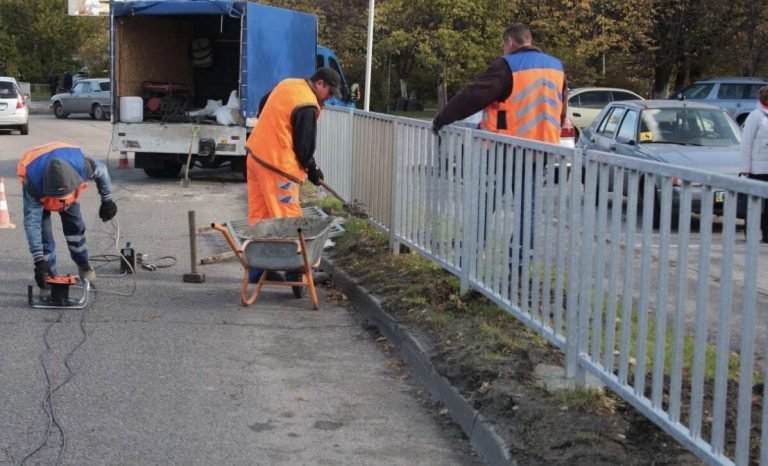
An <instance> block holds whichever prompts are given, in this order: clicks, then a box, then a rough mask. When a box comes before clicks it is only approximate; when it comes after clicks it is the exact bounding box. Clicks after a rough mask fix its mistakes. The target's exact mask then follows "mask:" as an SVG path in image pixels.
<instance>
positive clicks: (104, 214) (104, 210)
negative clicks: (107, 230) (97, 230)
mask: <svg viewBox="0 0 768 466" xmlns="http://www.w3.org/2000/svg"><path fill="white" fill-rule="evenodd" d="M115 215H117V204H115V202H114V201H106V202H102V203H101V207H99V218H101V221H102V222H107V221H109V220H112V217H114V216H115Z"/></svg>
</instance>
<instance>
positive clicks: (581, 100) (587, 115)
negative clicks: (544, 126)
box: [568, 87, 643, 139]
mask: <svg viewBox="0 0 768 466" xmlns="http://www.w3.org/2000/svg"><path fill="white" fill-rule="evenodd" d="M621 100H643V98H642V97H640V96H639V95H637V94H635V93H634V92H632V91H629V90H627V89H617V88H613V87H579V88H576V89H571V90H569V91H568V118H570V119H571V122H573V126H575V127H576V139H578V138H579V137H578V135H579V133H581V130H583V129H584V128H586V127H588V126H589V125H590V124H592V122H593V121H594V120H595V118H596V117H597V115H598V114H599V113H600V112H601V111H602V110H603V108H605V106H606V105H608V104H609V103H611V102H616V101H621Z"/></svg>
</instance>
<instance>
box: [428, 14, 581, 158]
mask: <svg viewBox="0 0 768 466" xmlns="http://www.w3.org/2000/svg"><path fill="white" fill-rule="evenodd" d="M532 40H533V39H532V36H531V30H530V28H529V27H528V26H526V25H525V24H520V23H516V24H512V25H511V26H509V27H508V28H507V29H506V30H505V31H504V33H503V34H502V41H503V46H502V49H503V56H502V57H500V58H497V59H496V60H495V61H493V62H492V63H491V64H490V66H489V67H488V69H486V70H485V71H484V72H483V73H481V74H480V75H479V76H477V78H475V80H474V81H473V82H472V83H470V84H469V85H467V86H466V87H465V88H464V89H462V90H461V91H460V92H459V93H458V94H456V95H455V96H454V97H453V98H452V99H451V100H450V101H449V102H448V104H447V105H446V106H445V108H443V109H442V110H441V111H440V112H439V113H438V114H437V115H436V116H435V118H434V120H433V121H432V129H433V131H435V132H438V131H440V128H442V127H443V126H445V125H449V124H451V123H453V122H455V121H459V120H463V119H464V118H467V117H469V116H471V115H472V114H474V113H477V112H479V111H482V112H483V118H482V121H481V122H480V127H481V128H483V129H485V130H488V131H492V132H494V133H500V134H505V135H508V136H516V137H521V138H527V139H535V140H537V141H544V142H551V143H555V144H558V143H559V142H560V128H561V125H562V124H563V123H564V122H565V118H566V115H567V109H566V101H565V96H566V95H567V90H568V88H567V85H566V79H565V73H564V71H563V65H562V63H561V62H560V60H558V59H557V58H555V57H552V56H550V55H547V54H546V53H544V52H542V51H541V50H540V49H539V48H538V47H534V46H533V45H532Z"/></svg>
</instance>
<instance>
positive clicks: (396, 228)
mask: <svg viewBox="0 0 768 466" xmlns="http://www.w3.org/2000/svg"><path fill="white" fill-rule="evenodd" d="M399 144H400V138H398V137H397V119H395V120H394V121H393V122H392V208H391V209H392V212H391V214H392V217H391V218H390V221H389V224H390V225H392V227H391V228H390V229H389V248H390V250H391V251H392V254H394V255H396V256H397V255H399V254H400V234H401V231H400V225H401V215H400V205H401V203H402V199H403V193H402V190H401V189H400V184H401V183H400V180H401V175H400V168H401V166H402V164H401V163H400V160H401V159H402V157H401V153H402V151H401V150H400V147H399Z"/></svg>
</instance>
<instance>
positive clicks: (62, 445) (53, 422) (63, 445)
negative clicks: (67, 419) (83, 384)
mask: <svg viewBox="0 0 768 466" xmlns="http://www.w3.org/2000/svg"><path fill="white" fill-rule="evenodd" d="M92 304H93V301H91V302H90V303H89V305H88V306H86V308H85V309H83V312H82V313H81V314H80V320H79V327H80V334H81V335H82V337H81V338H80V341H78V342H77V344H76V345H75V346H74V347H72V349H71V350H70V351H69V353H67V355H66V356H65V357H64V368H65V369H66V370H67V375H66V376H65V377H64V380H63V381H62V382H61V383H60V384H58V385H57V386H56V387H55V388H54V387H53V386H52V384H51V374H50V373H49V372H48V366H47V364H46V363H45V356H46V354H53V351H52V348H51V345H50V343H49V342H48V335H49V334H50V331H51V329H52V328H53V326H54V325H56V324H57V323H61V319H62V317H63V316H64V312H63V310H58V311H57V317H56V320H54V321H53V322H51V323H50V324H49V325H48V326H47V327H46V329H45V332H43V343H44V344H45V350H44V351H43V352H42V353H41V354H40V357H39V360H40V365H41V366H42V368H43V374H44V375H45V381H46V385H47V390H46V396H45V398H44V399H43V403H42V406H43V410H44V411H45V413H46V414H47V416H48V427H47V428H46V432H45V436H44V437H43V441H42V442H40V444H39V445H38V446H37V447H36V448H35V449H34V450H32V451H31V452H30V453H28V454H27V455H26V456H25V457H24V458H23V459H22V460H21V465H22V466H23V465H24V463H25V462H26V461H27V460H28V459H30V458H32V457H33V456H34V455H35V454H37V452H39V451H40V450H41V449H42V448H43V447H44V446H45V445H46V444H47V443H48V440H49V439H50V437H51V431H52V428H53V427H54V426H56V428H57V430H58V431H59V454H58V455H57V457H56V463H55V464H56V466H59V465H60V464H61V460H62V458H63V457H64V453H65V452H66V449H67V436H66V433H65V431H64V427H63V426H62V425H61V424H60V423H59V420H58V419H57V418H56V410H55V409H54V403H53V395H54V394H56V392H57V391H59V389H61V388H62V387H63V386H64V385H66V384H68V383H69V382H70V381H71V380H72V376H73V372H72V367H71V366H70V365H69V361H70V359H71V358H72V356H74V355H75V353H76V352H77V350H79V349H80V347H81V346H83V344H85V342H86V341H87V339H88V333H87V332H86V330H85V315H86V313H87V312H88V309H89V308H90V306H91V305H92Z"/></svg>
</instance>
